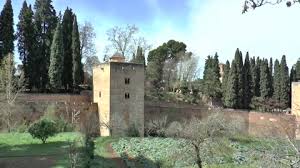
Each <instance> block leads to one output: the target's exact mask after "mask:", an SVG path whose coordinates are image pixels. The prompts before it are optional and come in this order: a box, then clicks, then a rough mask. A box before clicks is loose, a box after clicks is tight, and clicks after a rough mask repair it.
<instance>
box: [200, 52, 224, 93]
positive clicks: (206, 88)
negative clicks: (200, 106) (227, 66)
mask: <svg viewBox="0 0 300 168" xmlns="http://www.w3.org/2000/svg"><path fill="white" fill-rule="evenodd" d="M218 57H219V56H218V54H217V53H216V54H215V56H214V57H211V56H208V57H207V59H206V60H205V68H204V72H203V93H204V94H205V95H206V96H208V97H210V98H220V97H221V82H220V77H221V76H220V67H219V59H218Z"/></svg>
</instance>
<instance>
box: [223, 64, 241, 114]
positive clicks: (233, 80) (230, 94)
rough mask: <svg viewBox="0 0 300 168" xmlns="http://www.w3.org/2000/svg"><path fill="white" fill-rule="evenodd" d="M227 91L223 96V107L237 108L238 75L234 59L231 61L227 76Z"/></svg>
mask: <svg viewBox="0 0 300 168" xmlns="http://www.w3.org/2000/svg"><path fill="white" fill-rule="evenodd" d="M226 88H227V89H226V90H227V91H226V94H225V98H224V100H225V101H224V105H225V107H229V108H238V101H237V99H238V95H237V93H238V75H237V68H236V64H235V60H233V61H232V63H231V68H230V72H229V76H228V82H227V87H226Z"/></svg>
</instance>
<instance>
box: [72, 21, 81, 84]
mask: <svg viewBox="0 0 300 168" xmlns="http://www.w3.org/2000/svg"><path fill="white" fill-rule="evenodd" d="M72 59H73V72H72V73H73V75H72V76H73V88H78V85H80V84H81V83H82V82H83V65H82V63H81V55H80V40H79V31H78V24H77V19H76V16H75V15H74V22H73V30H72Z"/></svg>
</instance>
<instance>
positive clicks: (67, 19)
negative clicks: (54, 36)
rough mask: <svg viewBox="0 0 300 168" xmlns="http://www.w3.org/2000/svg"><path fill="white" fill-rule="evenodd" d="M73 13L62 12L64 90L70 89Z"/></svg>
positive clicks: (71, 80) (70, 11)
mask: <svg viewBox="0 0 300 168" xmlns="http://www.w3.org/2000/svg"><path fill="white" fill-rule="evenodd" d="M73 19H74V17H73V12H72V9H70V8H67V9H66V10H65V12H64V16H63V20H62V32H63V42H64V66H63V75H62V81H63V86H64V87H65V89H66V90H68V89H69V88H71V87H72V85H73V79H72V67H73V61H72V60H73V59H72V33H71V32H72V30H73Z"/></svg>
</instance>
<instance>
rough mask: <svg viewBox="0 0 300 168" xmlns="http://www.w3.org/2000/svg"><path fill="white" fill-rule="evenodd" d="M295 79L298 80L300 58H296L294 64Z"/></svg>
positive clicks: (299, 75) (299, 77)
mask: <svg viewBox="0 0 300 168" xmlns="http://www.w3.org/2000/svg"><path fill="white" fill-rule="evenodd" d="M294 70H295V73H296V74H295V81H299V80H300V59H298V60H297V63H296V65H295V68H294Z"/></svg>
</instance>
